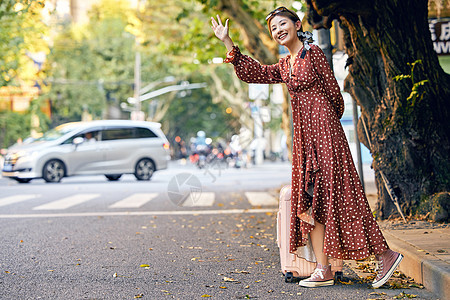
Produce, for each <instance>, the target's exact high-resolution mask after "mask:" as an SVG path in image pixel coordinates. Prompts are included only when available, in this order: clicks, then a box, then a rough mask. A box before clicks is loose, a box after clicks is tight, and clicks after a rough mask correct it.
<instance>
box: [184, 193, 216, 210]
mask: <svg viewBox="0 0 450 300" xmlns="http://www.w3.org/2000/svg"><path fill="white" fill-rule="evenodd" d="M214 199H215V193H210V192H199V193H193V192H191V193H190V194H189V197H187V199H186V200H185V201H184V203H183V206H184V207H194V206H212V205H213V203H214Z"/></svg>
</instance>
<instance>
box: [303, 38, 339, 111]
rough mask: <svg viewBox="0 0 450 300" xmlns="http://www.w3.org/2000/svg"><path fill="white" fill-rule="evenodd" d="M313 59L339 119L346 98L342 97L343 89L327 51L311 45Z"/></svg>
mask: <svg viewBox="0 0 450 300" xmlns="http://www.w3.org/2000/svg"><path fill="white" fill-rule="evenodd" d="M311 61H312V64H313V66H314V69H315V72H316V73H317V75H318V76H319V80H320V82H321V83H322V85H323V87H324V92H325V94H326V97H327V99H328V100H329V101H330V102H331V104H332V105H333V107H334V109H335V110H336V113H337V115H338V117H339V119H340V118H342V115H343V114H344V99H343V98H342V94H341V89H340V87H339V84H338V82H337V80H336V77H335V76H334V73H333V70H331V68H330V64H329V63H328V60H327V57H326V56H325V53H323V51H322V49H320V48H319V47H318V46H315V45H311Z"/></svg>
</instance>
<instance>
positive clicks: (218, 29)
mask: <svg viewBox="0 0 450 300" xmlns="http://www.w3.org/2000/svg"><path fill="white" fill-rule="evenodd" d="M211 24H212V29H213V30H214V34H215V35H216V37H217V38H218V39H219V40H221V41H222V42H225V40H226V39H227V38H230V37H229V35H228V19H227V20H226V21H225V26H223V24H222V21H221V20H220V17H219V15H217V21H216V19H214V17H211Z"/></svg>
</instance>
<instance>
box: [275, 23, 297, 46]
mask: <svg viewBox="0 0 450 300" xmlns="http://www.w3.org/2000/svg"><path fill="white" fill-rule="evenodd" d="M300 26H301V23H300V21H299V22H297V24H294V22H293V21H292V20H291V19H289V18H288V17H285V16H275V17H273V18H272V20H270V26H269V28H270V30H271V32H272V38H273V39H274V40H275V41H276V42H277V43H278V44H280V45H283V46H286V45H289V44H290V43H292V42H294V41H296V40H298V36H297V30H299V29H300ZM297 27H298V28H297Z"/></svg>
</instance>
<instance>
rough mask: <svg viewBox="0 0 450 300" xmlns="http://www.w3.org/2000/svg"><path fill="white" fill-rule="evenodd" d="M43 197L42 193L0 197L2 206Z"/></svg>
mask: <svg viewBox="0 0 450 300" xmlns="http://www.w3.org/2000/svg"><path fill="white" fill-rule="evenodd" d="M38 197H41V195H38V194H36V195H32V194H30V195H14V196H9V197H5V198H1V199H0V206H5V205H9V204H14V203H19V202H22V201H26V200H31V199H35V198H38Z"/></svg>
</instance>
